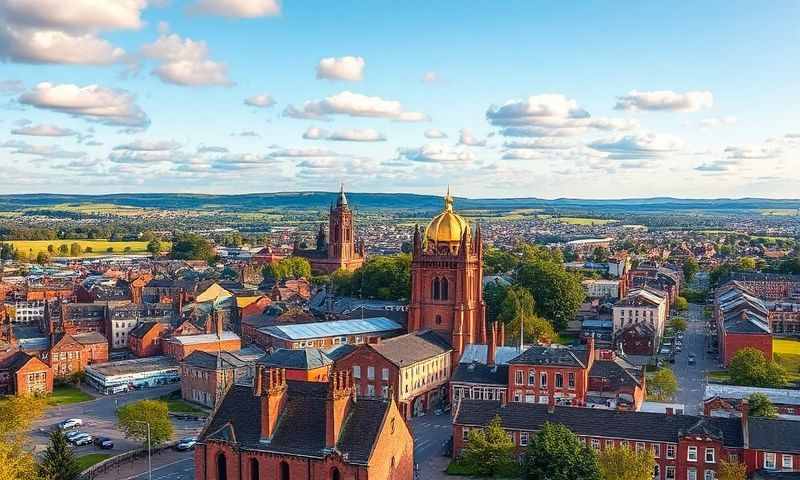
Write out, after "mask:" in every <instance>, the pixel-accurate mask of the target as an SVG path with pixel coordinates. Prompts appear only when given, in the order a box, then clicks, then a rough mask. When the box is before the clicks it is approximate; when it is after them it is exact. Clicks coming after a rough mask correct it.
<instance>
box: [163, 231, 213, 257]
mask: <svg viewBox="0 0 800 480" xmlns="http://www.w3.org/2000/svg"><path fill="white" fill-rule="evenodd" d="M216 255H217V254H216V251H215V250H214V246H213V245H211V242H209V241H208V240H206V239H205V238H203V237H201V236H200V235H196V234H194V233H183V234H179V235H177V236H176V237H175V241H174V242H173V243H172V252H171V253H170V256H171V257H172V258H173V259H175V260H206V261H208V262H211V261H213V260H214V258H215V257H216Z"/></svg>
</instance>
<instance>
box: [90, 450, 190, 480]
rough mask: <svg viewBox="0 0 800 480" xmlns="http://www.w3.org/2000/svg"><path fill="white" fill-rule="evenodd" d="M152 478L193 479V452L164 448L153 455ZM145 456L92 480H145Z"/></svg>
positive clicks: (165, 479)
mask: <svg viewBox="0 0 800 480" xmlns="http://www.w3.org/2000/svg"><path fill="white" fill-rule="evenodd" d="M152 462H153V480H194V452H178V451H175V450H172V449H170V450H164V451H162V452H160V453H158V454H155V455H153V458H152ZM147 478H148V476H147V458H146V457H145V458H143V459H141V460H137V461H135V462H130V463H126V464H124V465H120V466H119V467H118V468H114V469H112V470H109V471H107V472H105V473H103V474H101V475H98V476H96V477H95V478H94V480H147Z"/></svg>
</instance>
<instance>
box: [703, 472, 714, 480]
mask: <svg viewBox="0 0 800 480" xmlns="http://www.w3.org/2000/svg"><path fill="white" fill-rule="evenodd" d="M716 473H717V472H715V471H714V470H706V471H705V473H704V474H703V480H715V479H716V478H717V475H716Z"/></svg>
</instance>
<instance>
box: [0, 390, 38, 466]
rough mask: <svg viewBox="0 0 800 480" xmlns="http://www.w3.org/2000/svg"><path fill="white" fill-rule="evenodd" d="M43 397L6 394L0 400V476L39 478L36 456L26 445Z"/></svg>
mask: <svg viewBox="0 0 800 480" xmlns="http://www.w3.org/2000/svg"><path fill="white" fill-rule="evenodd" d="M44 403H45V401H44V399H42V398H39V397H32V396H9V397H6V398H5V399H4V400H0V478H2V479H9V480H29V479H35V478H37V477H38V470H39V469H38V466H37V465H36V459H35V458H34V456H33V455H32V454H31V452H30V451H29V449H28V448H27V446H26V432H28V431H29V429H30V426H31V423H32V422H33V420H34V419H35V418H36V417H38V416H39V415H41V413H42V411H43V410H44Z"/></svg>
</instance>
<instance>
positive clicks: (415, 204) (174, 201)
mask: <svg viewBox="0 0 800 480" xmlns="http://www.w3.org/2000/svg"><path fill="white" fill-rule="evenodd" d="M336 196H337V193H335V192H280V193H253V194H246V195H203V194H181V193H130V194H128V193H126V194H114V195H56V194H24V195H0V210H4V211H16V210H22V209H26V208H47V207H52V206H55V205H61V204H112V205H119V206H130V207H144V208H148V207H150V208H161V209H172V210H178V209H219V208H222V209H237V210H241V211H248V210H250V211H252V210H258V209H263V208H292V209H309V208H311V209H319V208H325V207H327V206H328V205H330V203H331V202H333V201H335V199H336ZM347 197H348V199H349V200H350V203H351V204H352V205H354V206H356V207H357V208H360V209H398V210H399V209H402V210H436V209H439V208H441V205H442V198H441V197H439V196H434V195H416V194H410V193H348V194H347ZM456 208H458V209H461V210H486V209H489V210H511V209H518V208H544V209H558V210H572V211H595V212H604V213H626V212H627V213H643V212H669V211H683V212H686V211H716V212H727V213H746V212H747V211H753V210H775V211H780V210H785V211H791V210H797V209H800V200H797V199H786V200H774V199H763V198H741V199H679V198H669V197H657V198H636V199H618V200H582V199H570V198H559V199H554V200H545V199H539V198H483V199H478V198H456ZM790 213H791V212H790Z"/></svg>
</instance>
